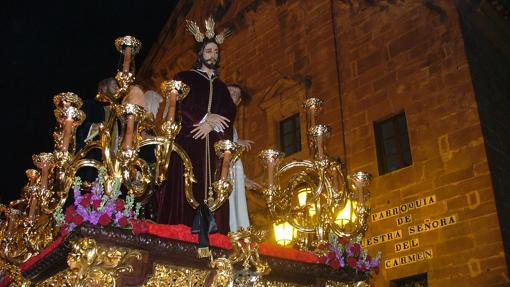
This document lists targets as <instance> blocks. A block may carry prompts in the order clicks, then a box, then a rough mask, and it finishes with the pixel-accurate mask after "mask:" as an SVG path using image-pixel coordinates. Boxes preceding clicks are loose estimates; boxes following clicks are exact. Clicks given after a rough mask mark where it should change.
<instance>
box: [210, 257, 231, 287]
mask: <svg viewBox="0 0 510 287" xmlns="http://www.w3.org/2000/svg"><path fill="white" fill-rule="evenodd" d="M211 267H212V268H214V269H216V274H214V277H213V280H212V282H211V285H210V286H211V287H226V286H231V283H232V281H233V277H234V274H233V270H234V267H233V266H232V262H231V261H230V260H229V259H227V258H218V259H215V260H213V261H212V262H211Z"/></svg>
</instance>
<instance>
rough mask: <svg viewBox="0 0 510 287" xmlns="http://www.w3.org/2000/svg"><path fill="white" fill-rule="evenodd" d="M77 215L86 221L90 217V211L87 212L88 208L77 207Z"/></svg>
mask: <svg viewBox="0 0 510 287" xmlns="http://www.w3.org/2000/svg"><path fill="white" fill-rule="evenodd" d="M76 213H78V214H79V215H81V217H83V218H84V219H85V220H87V218H88V217H89V211H88V210H87V208H86V207H83V206H82V205H79V204H78V205H77V206H76Z"/></svg>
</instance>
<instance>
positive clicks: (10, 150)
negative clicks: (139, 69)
mask: <svg viewBox="0 0 510 287" xmlns="http://www.w3.org/2000/svg"><path fill="white" fill-rule="evenodd" d="M176 2H177V1H176V0H150V1H142V0H81V1H69V0H67V1H22V0H19V1H11V0H7V2H4V3H3V7H2V9H1V10H2V12H1V13H2V14H3V15H1V19H2V23H1V28H0V29H2V33H1V36H0V37H2V38H1V40H0V47H1V51H2V54H1V56H2V58H1V59H2V62H3V63H4V64H3V67H2V75H1V78H0V89H1V91H2V94H1V97H2V102H3V109H2V112H1V113H0V114H1V115H2V118H1V120H2V123H3V125H2V126H3V128H2V130H3V137H2V138H1V140H2V141H3V144H2V146H3V148H2V151H3V156H2V164H3V165H4V166H3V167H2V169H3V170H5V171H4V172H3V176H2V179H3V183H2V187H1V189H0V196H1V198H2V201H3V202H6V201H9V200H12V199H15V198H17V197H18V193H19V190H21V188H22V186H23V184H24V183H25V179H26V177H25V174H24V171H25V169H27V168H32V167H33V165H32V160H31V156H32V154H34V153H39V152H45V151H48V152H49V151H52V150H53V139H52V135H51V133H52V131H53V128H54V117H53V103H52V98H53V96H54V95H55V94H58V93H60V92H65V91H71V92H74V93H76V94H78V95H79V96H80V97H81V98H82V99H92V98H93V97H94V96H95V93H96V89H97V83H98V81H100V80H101V79H104V78H107V77H111V76H114V75H115V70H116V64H117V61H118V59H119V57H118V53H117V51H116V50H115V47H114V44H113V41H114V39H115V38H117V37H119V36H124V35H131V36H135V37H137V38H138V39H139V40H141V41H142V43H143V46H142V50H141V52H140V54H139V55H138V56H137V59H136V63H137V66H140V65H141V63H142V62H143V58H144V56H145V55H146V53H147V52H148V51H149V49H150V47H151V46H152V43H153V42H154V41H155V40H156V39H157V37H158V35H159V32H160V31H161V29H162V28H163V26H164V24H165V22H166V20H167V19H168V17H169V16H170V13H171V11H172V9H173V8H174V7H175V4H176Z"/></svg>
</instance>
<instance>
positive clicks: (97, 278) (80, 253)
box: [36, 238, 142, 287]
mask: <svg viewBox="0 0 510 287" xmlns="http://www.w3.org/2000/svg"><path fill="white" fill-rule="evenodd" d="M141 257H142V255H141V253H140V252H139V251H137V250H132V249H127V248H122V247H115V246H108V247H107V246H102V245H98V244H97V242H96V241H95V240H94V239H92V238H82V239H80V240H79V241H76V242H73V243H72V250H71V252H70V253H69V254H68V256H67V265H68V269H66V270H64V271H62V272H59V273H57V274H56V275H54V276H52V277H50V278H48V279H46V280H45V281H43V282H41V283H39V284H37V285H36V286H38V287H50V286H51V287H71V286H73V287H74V286H78V287H82V286H83V287H86V286H116V278H117V277H118V276H119V274H120V273H124V272H132V271H133V266H132V265H131V264H130V262H131V260H141Z"/></svg>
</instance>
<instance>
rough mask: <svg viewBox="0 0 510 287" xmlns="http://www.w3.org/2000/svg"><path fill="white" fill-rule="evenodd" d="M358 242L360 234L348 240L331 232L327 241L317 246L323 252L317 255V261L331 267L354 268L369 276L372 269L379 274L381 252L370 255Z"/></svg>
mask: <svg viewBox="0 0 510 287" xmlns="http://www.w3.org/2000/svg"><path fill="white" fill-rule="evenodd" d="M360 243H361V236H358V237H356V238H354V239H353V240H349V239H348V238H346V237H338V236H336V235H334V234H331V235H330V236H329V242H328V243H326V244H322V245H321V246H319V250H320V251H321V253H322V254H324V255H323V256H320V257H319V263H322V264H327V265H329V266H331V268H333V269H346V270H349V269H350V270H354V271H355V272H357V273H358V272H361V273H364V275H366V276H369V275H370V272H372V271H373V272H374V273H375V274H379V262H380V259H381V252H378V253H377V255H376V256H375V257H371V256H370V255H368V252H367V250H366V249H363V247H362V246H361V244H360Z"/></svg>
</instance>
